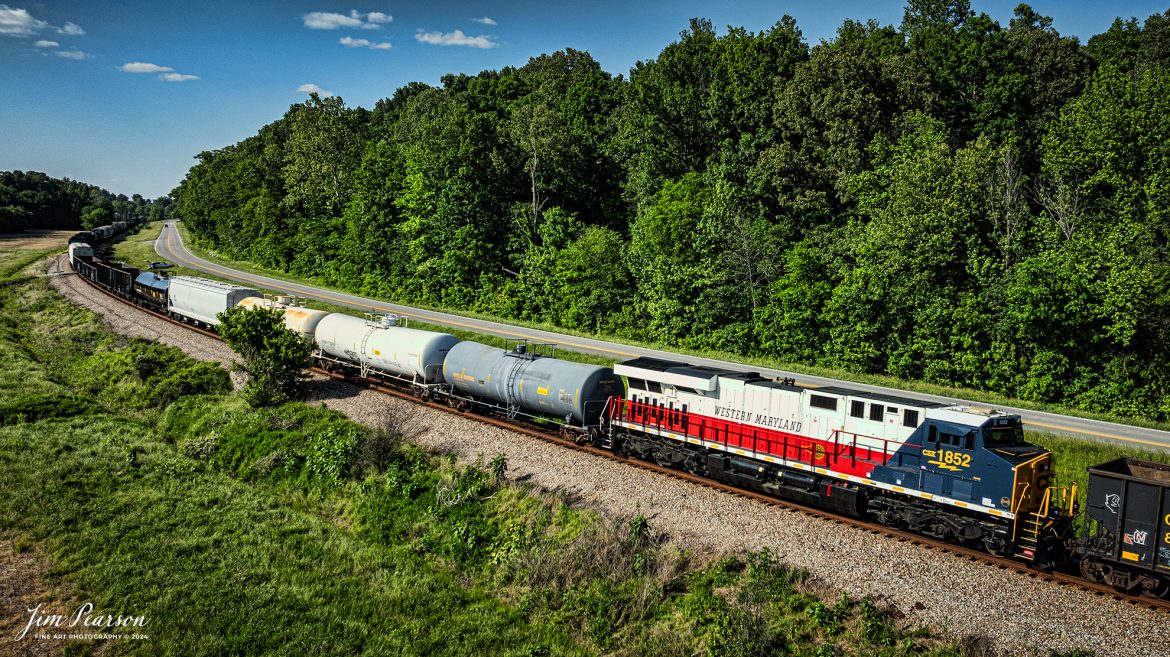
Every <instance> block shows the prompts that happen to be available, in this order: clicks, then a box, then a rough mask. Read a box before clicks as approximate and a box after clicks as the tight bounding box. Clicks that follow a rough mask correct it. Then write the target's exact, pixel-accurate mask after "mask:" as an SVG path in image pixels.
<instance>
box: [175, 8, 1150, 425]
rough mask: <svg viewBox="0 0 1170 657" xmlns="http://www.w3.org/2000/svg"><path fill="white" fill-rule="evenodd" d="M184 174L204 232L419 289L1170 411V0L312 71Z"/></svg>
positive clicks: (739, 348)
mask: <svg viewBox="0 0 1170 657" xmlns="http://www.w3.org/2000/svg"><path fill="white" fill-rule="evenodd" d="M198 159H199V162H198V164H197V165H196V166H194V167H193V168H192V169H191V170H190V172H189V173H188V175H187V177H186V179H185V180H184V181H183V182H182V184H181V185H180V186H179V187H178V188H177V189H176V190H175V192H174V193H173V196H174V198H175V213H176V216H178V217H179V218H181V219H183V220H184V221H185V223H186V224H187V226H188V227H189V229H190V230H191V232H192V233H193V234H194V235H195V236H196V238H197V239H198V240H200V241H201V242H202V243H203V244H204V245H206V246H209V247H212V248H214V249H217V250H218V251H220V252H221V253H225V254H228V255H230V256H233V257H237V258H243V259H249V260H252V261H255V262H258V263H261V264H263V265H266V266H270V267H277V268H283V269H285V270H287V271H289V272H292V273H295V274H298V275H307V276H314V277H317V278H319V279H320V280H323V281H325V282H327V283H330V284H333V285H337V286H341V287H346V288H350V289H353V290H357V291H360V292H363V293H366V294H372V295H380V296H383V297H386V298H391V299H394V300H398V301H404V302H413V303H422V304H430V305H436V306H447V307H454V308H461V309H467V310H474V311H480V312H486V313H492V314H495V315H500V316H506V317H515V318H523V319H528V320H537V321H543V322H549V323H552V324H556V325H559V326H564V327H569V328H572V329H576V330H581V331H591V332H598V333H605V334H610V335H616V336H621V337H627V338H632V339H639V340H648V341H653V342H658V343H664V344H669V345H679V346H684V347H689V348H695V349H717V350H724V351H729V352H735V353H739V354H747V355H756V356H771V357H776V358H779V359H783V360H786V361H792V362H801V363H808V364H820V365H826V366H832V367H838V368H843V369H847V370H851V371H856V372H877V373H888V374H891V375H895V376H898V377H903V378H907V379H920V380H925V381H930V382H937V383H943V384H955V385H962V386H969V387H972V388H977V389H983V390H990V391H995V392H998V393H1002V394H1006V395H1012V396H1017V397H1021V398H1024V399H1031V400H1041V401H1053V402H1061V403H1065V404H1069V405H1073V406H1077V407H1080V408H1084V409H1090V410H1095V411H1107V412H1113V413H1118V414H1128V415H1140V416H1146V417H1155V418H1166V417H1170V387H1168V384H1170V343H1168V341H1167V340H1166V339H1165V333H1166V330H1167V328H1168V326H1170V266H1168V265H1170V263H1168V256H1170V254H1168V245H1167V239H1168V237H1170V235H1168V228H1170V217H1168V216H1167V214H1168V213H1170V174H1168V173H1167V172H1170V167H1168V164H1170V11H1168V12H1166V13H1165V14H1160V15H1154V16H1151V17H1149V18H1148V19H1147V20H1145V21H1144V22H1139V21H1137V20H1133V19H1130V20H1122V19H1118V20H1117V21H1115V22H1114V23H1113V25H1112V26H1111V27H1110V28H1109V29H1108V30H1107V31H1105V32H1104V33H1102V34H1099V35H1096V36H1094V37H1092V38H1090V39H1089V40H1088V42H1087V43H1086V44H1081V43H1080V41H1079V40H1078V39H1076V38H1073V37H1065V36H1061V35H1060V34H1059V33H1058V32H1057V31H1056V30H1054V29H1053V28H1052V21H1051V19H1049V18H1048V17H1045V16H1041V15H1038V14H1037V13H1035V12H1034V11H1033V10H1032V9H1031V8H1030V7H1029V6H1027V5H1020V6H1019V7H1017V8H1016V10H1015V12H1014V17H1013V18H1012V19H1011V20H1010V23H1009V25H1007V26H1006V27H1005V26H1003V25H1001V24H1000V23H999V22H998V21H996V20H993V19H991V18H990V17H988V16H987V15H986V14H982V13H976V12H975V11H973V10H972V8H971V6H970V3H969V2H967V1H966V0H910V2H909V3H908V5H907V7H906V9H905V14H904V20H903V21H902V24H901V25H900V26H898V27H892V26H882V25H879V24H877V23H876V22H873V21H870V22H866V23H862V22H855V21H852V20H850V21H846V22H845V23H844V24H842V25H841V27H840V29H839V30H838V32H837V34H836V36H835V38H833V39H831V40H827V41H824V42H822V43H820V44H817V45H815V46H811V47H810V45H809V44H808V43H807V42H806V41H805V40H804V38H803V36H802V34H801V32H800V30H799V29H798V27H797V25H796V23H795V21H794V20H793V19H791V18H789V17H784V18H782V19H780V20H779V22H777V23H776V24H775V25H774V26H773V27H772V28H771V29H768V30H765V31H762V32H760V33H751V32H748V31H745V30H743V29H738V28H729V29H727V31H726V33H724V34H719V33H718V32H717V31H716V30H715V28H714V26H713V25H712V24H711V23H710V22H709V21H705V20H698V19H696V20H693V21H691V24H690V26H689V27H688V29H686V30H684V31H683V32H682V33H681V34H680V36H679V39H678V40H677V41H676V42H674V43H671V44H669V45H667V46H666V47H665V48H664V49H663V50H662V52H661V53H660V54H659V55H658V57H657V58H656V59H654V60H652V61H646V62H639V63H638V64H637V65H636V66H634V68H633V69H632V70H631V71H630V72H629V75H628V77H625V76H621V75H618V76H615V75H612V74H610V73H607V72H606V71H604V70H602V69H601V67H600V65H599V64H598V62H597V61H596V60H594V59H593V58H592V57H591V56H590V55H589V54H588V53H586V52H580V51H575V50H565V51H562V52H556V53H553V54H548V55H542V56H540V57H536V58H533V59H532V60H530V61H529V62H528V63H527V64H525V65H523V66H521V67H519V68H505V69H503V70H500V71H484V72H482V73H480V74H478V75H475V76H468V75H448V76H445V77H444V78H443V79H442V80H441V86H438V87H433V86H429V85H426V84H421V83H412V84H410V85H407V86H405V87H403V88H401V89H398V90H397V91H395V92H394V93H393V94H392V95H390V96H389V97H388V98H385V99H383V100H381V101H379V102H378V103H377V104H376V105H375V107H374V108H373V109H372V110H367V109H363V108H347V107H346V106H345V104H344V102H343V101H342V99H341V98H337V97H332V98H320V97H317V96H313V97H311V98H310V99H309V100H308V101H307V102H305V103H303V104H298V105H295V106H293V107H292V108H290V110H289V111H288V113H287V114H285V115H284V116H283V117H282V118H280V119H279V120H277V121H274V122H273V123H271V124H269V125H266V126H264V127H263V128H261V129H260V131H259V133H258V134H257V135H256V136H254V137H251V138H248V139H245V140H244V141H242V142H240V143H238V144H235V145H232V146H228V147H225V148H223V149H220V150H217V151H213V152H204V153H201V154H199V156H198Z"/></svg>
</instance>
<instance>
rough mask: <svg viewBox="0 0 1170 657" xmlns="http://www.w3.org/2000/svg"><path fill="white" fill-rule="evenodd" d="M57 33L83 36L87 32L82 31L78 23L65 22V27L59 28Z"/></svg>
mask: <svg viewBox="0 0 1170 657" xmlns="http://www.w3.org/2000/svg"><path fill="white" fill-rule="evenodd" d="M57 31H58V32H60V33H61V34H72V35H75V36H81V35H83V34H85V30H83V29H81V26H80V25H78V24H77V23H71V22H69V21H65V27H62V28H58V29H57Z"/></svg>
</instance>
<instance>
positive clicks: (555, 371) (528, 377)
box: [443, 341, 625, 427]
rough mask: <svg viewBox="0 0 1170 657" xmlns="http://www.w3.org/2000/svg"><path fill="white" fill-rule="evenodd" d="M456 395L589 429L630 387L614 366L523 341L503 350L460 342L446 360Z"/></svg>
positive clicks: (445, 375) (445, 371)
mask: <svg viewBox="0 0 1170 657" xmlns="http://www.w3.org/2000/svg"><path fill="white" fill-rule="evenodd" d="M443 378H444V379H445V380H446V382H447V383H448V384H449V385H450V386H451V387H452V388H453V389H454V391H455V392H456V393H459V394H463V395H469V396H472V397H475V398H480V399H488V400H491V401H493V402H495V403H496V404H498V405H499V406H500V407H501V408H503V409H505V410H507V411H508V413H509V414H511V415H514V414H515V413H517V412H525V413H526V414H531V415H543V416H548V417H552V418H557V419H562V418H563V419H564V420H566V422H568V421H572V423H574V424H576V425H578V426H582V427H586V426H593V425H596V424H598V422H599V421H600V418H601V414H602V411H603V409H604V408H605V405H606V402H607V400H608V399H609V398H610V397H614V396H616V397H621V396H622V395H623V393H624V391H625V386H624V385H623V384H622V381H621V378H620V377H618V376H617V375H615V374H614V371H613V369H612V368H609V367H600V366H598V365H585V364H582V363H573V362H569V361H563V360H558V359H556V358H546V357H542V356H540V355H538V354H535V353H532V352H530V351H529V350H528V347H527V345H524V344H520V345H517V346H516V347H514V348H512V349H500V348H499V347H491V346H488V345H485V344H480V343H478V342H470V341H469V342H460V343H459V344H457V345H455V346H454V347H452V348H451V352H450V353H448V354H447V360H446V361H445V362H444V364H443Z"/></svg>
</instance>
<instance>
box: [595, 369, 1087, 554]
mask: <svg viewBox="0 0 1170 657" xmlns="http://www.w3.org/2000/svg"><path fill="white" fill-rule="evenodd" d="M614 369H615V372H616V373H618V374H621V375H624V376H625V377H626V378H627V380H628V382H629V394H628V395H627V398H625V399H622V400H620V401H615V402H614V406H613V407H612V408H611V412H610V414H609V417H610V418H611V422H610V424H611V427H612V431H613V432H614V439H613V441H614V444H615V445H616V446H617V448H618V449H620V450H623V451H626V452H629V453H631V454H635V455H637V456H639V457H642V458H647V459H652V460H654V461H657V462H659V463H662V464H669V465H675V466H678V467H682V468H685V469H687V470H690V471H692V472H695V473H698V474H704V475H708V476H711V477H713V478H715V479H721V480H726V481H730V482H734V483H737V484H740V485H742V486H746V487H750V488H753V489H757V490H761V491H766V492H770V493H774V494H776V495H778V496H781V497H788V498H793V499H797V500H800V501H804V502H812V503H816V504H819V505H821V506H825V507H829V508H832V509H835V510H838V511H841V512H845V513H849V514H851V515H863V514H869V515H871V516H873V517H875V518H876V519H877V520H879V521H881V522H882V523H884V524H887V525H890V526H894V527H901V528H908V529H911V530H913V531H916V532H919V533H922V534H926V535H928V536H933V537H936V538H940V539H944V540H954V541H960V542H964V543H974V544H980V545H982V546H983V547H985V548H986V549H987V550H988V551H990V552H993V553H996V554H1001V555H1010V556H1014V557H1018V558H1021V559H1025V560H1029V561H1038V562H1039V563H1049V562H1050V561H1051V559H1052V558H1053V555H1052V554H1050V553H1051V552H1052V551H1053V550H1054V549H1055V548H1056V547H1057V546H1058V545H1059V543H1060V542H1061V541H1063V539H1064V537H1065V534H1066V533H1067V531H1068V529H1069V527H1070V521H1071V515H1070V513H1069V511H1068V509H1067V501H1068V500H1069V499H1070V498H1071V496H1070V494H1071V492H1072V491H1069V490H1066V489H1058V488H1053V487H1052V486H1051V485H1050V484H1051V481H1050V472H1051V465H1052V455H1051V453H1049V452H1048V451H1046V450H1044V449H1041V448H1039V447H1036V446H1034V445H1030V444H1028V443H1026V442H1025V441H1024V439H1023V425H1022V422H1021V421H1020V417H1019V416H1018V415H1009V414H1005V413H999V412H996V411H992V410H990V409H983V408H975V407H969V406H944V405H943V404H934V403H928V402H922V401H919V400H915V399H910V398H904V397H894V396H888V395H880V394H874V393H868V392H865V391H862V390H853V389H849V388H839V387H831V388H802V387H798V386H796V385H793V383H792V382H791V381H774V380H771V379H765V378H762V377H760V376H759V375H758V374H754V373H743V372H736V371H731V370H722V369H716V368H710V367H700V366H692V365H687V364H684V363H678V362H671V361H663V360H658V359H652V358H639V359H637V360H632V361H628V362H625V363H621V364H619V365H616V366H615V368H614ZM1054 495H1055V496H1056V497H1057V499H1056V500H1055V501H1058V502H1061V504H1054V499H1053V498H1054Z"/></svg>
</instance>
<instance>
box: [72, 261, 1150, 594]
mask: <svg viewBox="0 0 1170 657" xmlns="http://www.w3.org/2000/svg"><path fill="white" fill-rule="evenodd" d="M60 262H61V261H60V259H59V260H58V264H57V269H58V271H57V272H56V273H55V275H76V274H75V273H74V272H73V271H72V267H70V268H69V271H61V265H60ZM78 278H79V279H81V280H83V281H85V282H86V283H87V284H88V285H89V286H90V287H92V288H94V289H95V290H97V291H98V292H100V293H102V294H105V295H106V296H108V297H110V298H112V299H115V300H117V301H120V302H122V303H124V304H126V305H128V306H132V307H134V308H137V309H139V310H142V311H144V312H148V313H150V314H152V315H154V316H156V317H159V318H161V319H163V320H165V321H167V322H170V323H171V324H175V325H176V326H180V327H182V328H184V329H186V330H189V331H193V332H195V333H198V334H200V335H204V336H207V337H211V338H215V339H217V340H218V339H219V335H218V334H216V333H215V332H214V331H210V330H207V329H204V328H201V327H198V326H193V325H191V324H188V323H186V322H182V321H179V320H177V319H174V318H173V317H170V316H169V315H167V314H165V313H161V312H158V311H157V310H155V309H153V308H149V307H147V306H142V305H139V304H136V303H133V302H132V301H130V300H128V299H126V298H124V297H121V296H118V295H116V294H114V293H112V292H110V291H109V290H107V289H105V288H104V287H101V286H99V285H97V284H96V283H94V282H93V281H91V280H89V279H87V278H85V277H81V276H79V277H78ZM311 369H312V371H313V372H315V373H317V374H321V375H323V376H325V377H328V378H331V379H334V380H339V381H345V382H348V383H351V384H353V385H357V386H360V387H363V388H367V389H370V390H374V391H376V392H380V393H383V394H387V395H390V396H394V397H398V398H401V399H405V400H409V401H411V402H413V403H416V404H420V405H423V406H426V407H428V408H432V409H435V410H439V411H443V412H445V413H452V414H455V415H459V416H462V417H466V418H470V419H473V420H475V421H477V422H481V423H483V424H487V425H490V426H495V427H499V428H502V429H507V430H509V431H515V432H519V433H522V434H525V435H527V436H530V437H532V438H536V439H538V440H542V441H545V442H548V443H552V444H555V445H558V446H560V447H563V448H566V449H572V450H576V451H578V452H584V453H587V454H590V455H592V456H596V457H598V458H603V459H608V460H611V461H618V462H621V463H623V464H626V465H628V466H633V467H636V468H640V469H642V470H646V471H649V472H653V473H656V474H659V475H662V476H666V477H671V478H673V479H677V480H682V481H686V482H688V483H690V484H692V485H697V486H702V487H704V488H709V489H712V490H716V491H720V492H722V493H726V494H729V495H735V496H737V497H741V498H745V499H750V500H753V501H755V502H759V503H762V504H767V505H769V506H775V507H780V508H784V509H789V510H792V511H794V512H799V513H804V514H808V515H810V516H814V517H817V518H821V519H823V520H827V521H831V522H835V523H838V524H842V525H847V526H849V527H853V528H855V529H857V530H859V531H864V532H867V533H870V534H873V535H875V536H884V537H887V538H890V539H893V540H896V541H898V542H901V543H909V544H911V545H914V546H917V547H921V548H923V549H928V550H934V551H938V552H940V553H945V554H952V555H955V556H958V557H960V558H963V559H966V560H968V561H972V562H978V563H982V564H985V565H987V566H988V567H992V568H997V569H999V570H1005V571H1011V572H1014V573H1018V574H1021V575H1025V576H1027V577H1031V578H1033V579H1036V580H1041V581H1047V582H1051V583H1055V584H1057V585H1059V586H1070V587H1075V588H1078V589H1081V590H1083V591H1087V592H1089V593H1092V594H1094V595H1097V596H1101V597H1107V598H1111V599H1114V600H1119V601H1122V602H1124V603H1126V604H1129V605H1133V606H1135V607H1144V608H1148V609H1152V610H1155V611H1158V612H1161V613H1165V614H1170V600H1159V599H1157V598H1149V597H1144V596H1132V595H1127V594H1125V593H1121V592H1119V591H1116V590H1115V589H1113V588H1112V587H1110V586H1106V585H1103V584H1097V583H1094V582H1087V581H1085V580H1083V579H1081V578H1080V577H1077V576H1075V575H1071V574H1068V573H1062V572H1047V571H1041V570H1037V569H1034V568H1031V567H1029V566H1028V565H1027V564H1024V563H1022V562H1019V561H1014V560H1011V559H1008V558H1005V557H997V556H995V555H992V554H988V553H987V552H983V551H981V550H975V549H971V548H967V547H964V546H961V545H955V544H953V543H946V542H943V541H939V540H935V539H931V538H929V537H926V536H921V535H919V534H913V533H910V532H906V531H901V530H898V529H893V528H891V527H887V526H885V525H880V524H877V523H873V522H869V521H866V520H862V519H858V518H852V517H849V516H843V515H839V514H835V513H832V512H829V511H825V510H823V509H819V508H816V507H812V506H807V505H804V504H800V503H798V502H792V501H789V500H784V499H780V498H776V497H772V496H769V495H765V494H763V493H757V492H755V491H749V490H743V489H740V488H736V487H734V486H730V485H728V484H723V483H720V482H717V481H714V480H711V479H708V478H706V477H702V476H699V475H695V474H691V473H689V472H685V471H682V470H676V469H674V468H668V467H665V466H661V465H658V464H657V463H652V462H649V461H643V460H640V459H632V458H628V457H625V456H622V455H619V454H616V453H614V452H612V451H608V450H604V449H600V448H597V447H594V446H592V445H582V444H577V443H576V442H575V441H573V440H569V439H566V438H564V437H562V436H560V435H558V434H557V433H555V432H552V431H550V430H549V429H547V428H545V427H541V426H539V425H536V424H533V423H530V422H523V421H517V420H506V419H503V418H500V417H495V416H492V415H484V414H479V413H470V412H468V411H465V410H460V409H457V408H453V407H452V406H450V405H449V404H446V403H440V402H437V401H433V400H424V399H421V398H420V397H419V396H418V395H416V394H414V393H413V392H411V391H409V390H405V389H403V388H400V387H397V386H394V385H390V384H388V383H386V382H385V381H382V380H380V379H371V378H367V377H361V376H355V375H351V374H345V373H340V372H336V371H330V370H327V369H325V368H321V367H313V368H311Z"/></svg>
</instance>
